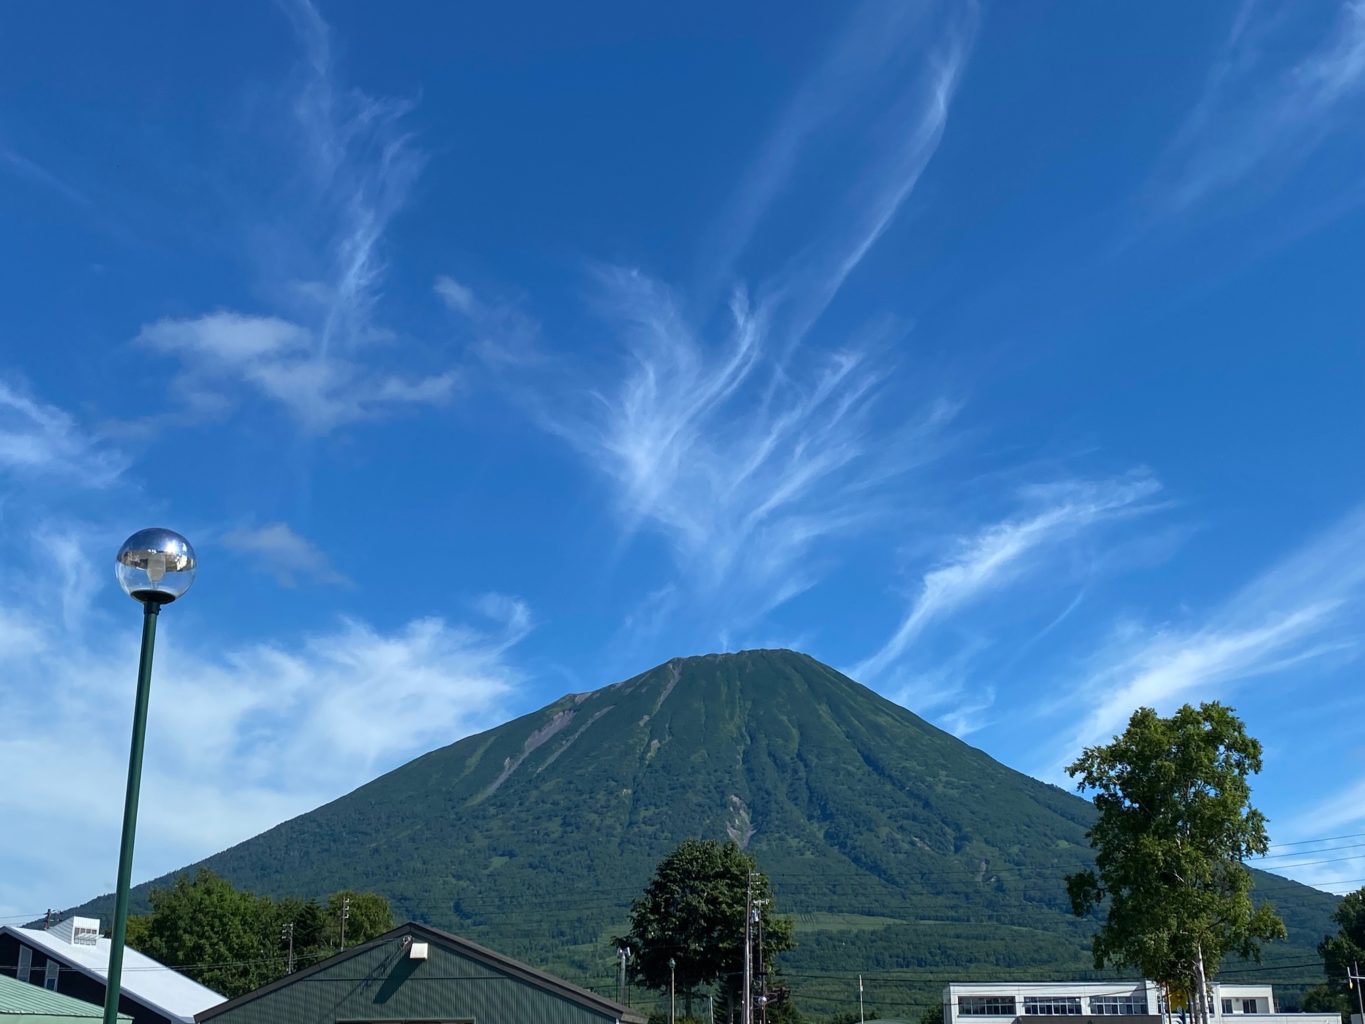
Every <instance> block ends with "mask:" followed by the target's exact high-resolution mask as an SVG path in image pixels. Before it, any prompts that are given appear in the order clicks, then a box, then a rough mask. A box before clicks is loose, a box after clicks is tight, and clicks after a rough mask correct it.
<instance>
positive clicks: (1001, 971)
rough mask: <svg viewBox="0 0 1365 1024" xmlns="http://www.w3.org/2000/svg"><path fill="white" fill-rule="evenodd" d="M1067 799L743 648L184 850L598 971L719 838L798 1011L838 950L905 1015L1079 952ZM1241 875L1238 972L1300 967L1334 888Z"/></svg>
mask: <svg viewBox="0 0 1365 1024" xmlns="http://www.w3.org/2000/svg"><path fill="white" fill-rule="evenodd" d="M1092 817H1093V809H1092V807H1091V805H1090V804H1089V803H1087V802H1086V801H1084V800H1081V799H1079V798H1077V797H1076V796H1073V795H1071V794H1069V793H1066V792H1064V791H1062V790H1060V789H1058V788H1056V787H1055V786H1050V785H1046V784H1044V783H1041V782H1038V781H1037V780H1035V779H1031V778H1029V777H1027V776H1025V775H1021V774H1020V773H1018V772H1016V771H1013V770H1011V769H1009V768H1007V767H1005V766H1004V765H1002V764H1000V763H999V762H997V761H995V760H993V759H991V758H990V757H989V756H987V755H986V754H984V753H983V752H981V751H980V750H976V749H974V748H973V747H970V746H968V745H967V744H965V743H963V742H961V741H959V740H957V739H955V738H954V737H952V736H950V735H948V734H947V733H945V732H942V731H941V730H939V729H936V728H934V727H933V726H931V725H929V724H928V723H927V722H925V721H924V720H923V719H921V718H919V717H917V716H916V715H914V714H911V713H910V712H909V711H906V710H905V709H904V708H902V707H900V706H898V705H896V704H893V703H891V702H890V701H888V700H885V699H884V698H882V697H880V696H878V695H877V694H875V693H873V692H872V691H871V690H869V689H867V688H866V687H863V686H861V685H859V684H858V683H855V682H854V681H853V680H851V679H849V678H847V677H846V676H843V675H841V674H839V673H838V672H836V671H834V670H833V669H831V668H829V667H827V666H825V665H822V664H820V663H819V662H817V661H815V660H814V659H812V658H810V657H807V656H806V655H803V654H797V653H794V652H791V651H746V652H743V653H740V654H728V655H708V656H705V657H696V658H683V659H675V660H673V661H670V662H668V663H666V664H664V665H660V666H659V667H657V668H655V669H652V670H650V671H648V672H645V673H644V674H642V675H639V676H636V677H634V678H633V679H628V680H626V681H625V682H621V683H617V684H615V685H612V686H607V687H604V688H603V689H600V690H597V691H594V692H592V693H583V694H574V695H570V696H566V697H564V698H562V699H560V700H558V701H556V702H555V703H553V704H551V705H549V706H548V707H545V708H543V709H541V710H540V711H537V712H534V713H533V714H530V715H526V716H524V717H522V718H519V719H517V720H515V721H512V722H508V723H507V724H505V725H502V726H499V727H498V728H496V729H492V730H490V731H488V732H485V733H481V734H479V735H477V736H470V737H468V738H466V739H463V740H461V741H459V742H458V743H454V744H451V745H450V746H448V747H443V748H441V749H440V750H435V751H432V752H431V753H429V754H426V755H424V756H422V757H419V758H417V759H416V760H414V761H412V762H410V763H408V764H406V765H404V766H403V767H401V768H398V769H396V770H395V771H392V772H390V773H388V774H387V775H384V776H382V777H381V778H378V779H376V780H374V781H373V782H371V783H368V784H367V785H365V786H362V787H360V788H359V789H357V790H355V791H354V792H352V793H350V794H348V795H347V796H344V797H342V798H341V799H339V800H335V801H333V802H332V803H330V804H327V805H326V806H323V807H320V808H318V809H317V810H315V811H312V812H310V813H308V814H305V815H302V816H300V817H298V818H295V819H293V820H292V821H288V822H285V823H284V824H282V825H280V826H278V827H276V828H273V829H271V830H270V831H268V832H266V833H264V834H262V835H259V836H257V837H255V838H254V839H251V840H248V841H247V842H244V843H241V844H240V845H238V846H234V847H233V848H231V849H229V850H225V851H223V852H222V853H219V854H215V855H214V856H212V857H210V858H208V860H206V861H204V862H203V863H204V864H206V865H207V866H209V867H211V868H212V869H213V870H215V871H217V872H219V873H221V874H223V875H225V876H226V877H228V878H230V879H231V880H232V881H234V882H235V883H237V884H239V885H242V886H246V887H249V888H251V889H255V890H258V891H260V892H265V893H270V894H273V895H285V894H300V895H309V894H317V893H325V892H331V891H335V890H337V889H340V888H343V887H353V888H361V889H374V890H378V891H380V892H383V893H386V894H387V895H388V896H389V897H390V898H391V899H392V900H393V902H394V906H395V910H396V912H397V913H398V915H400V916H401V917H411V918H413V919H416V920H419V921H426V922H430V923H432V924H435V925H438V926H441V927H447V928H450V929H453V930H454V931H457V932H459V933H461V934H464V935H467V936H469V937H470V938H473V939H475V940H477V941H479V942H484V943H487V944H489V945H491V946H494V947H496V948H498V949H500V950H503V951H505V952H507V953H509V954H511V955H513V956H516V957H520V958H523V959H526V960H529V961H530V962H532V963H535V964H539V965H544V966H547V967H549V968H551V969H554V970H557V971H559V972H561V973H562V974H564V975H565V976H566V977H568V978H570V979H572V980H575V981H578V982H580V983H583V984H586V985H589V986H592V987H595V988H597V989H599V990H602V991H608V992H614V984H615V982H614V978H615V974H614V959H613V955H612V949H611V947H610V945H609V939H610V936H611V935H612V934H614V933H619V932H620V931H622V930H623V929H624V927H625V921H626V908H627V907H628V905H629V903H630V900H631V899H632V898H633V897H634V896H635V895H637V894H638V893H639V891H640V890H641V888H642V887H643V885H644V883H645V881H646V879H647V878H648V877H649V875H650V872H651V871H652V870H653V867H654V865H655V863H656V862H657V861H658V859H659V858H660V857H661V856H663V855H664V854H665V853H667V852H668V851H669V850H670V849H672V847H673V846H674V845H675V844H676V843H678V842H679V841H680V840H682V839H684V838H686V837H688V836H702V837H716V838H721V837H724V836H726V835H729V836H731V837H733V838H734V839H735V840H736V841H738V842H739V843H741V844H742V845H744V846H746V847H747V848H748V849H749V850H750V851H751V852H752V853H754V854H755V855H756V856H757V858H758V861H759V864H760V866H761V867H762V869H763V870H764V871H766V872H767V873H768V874H769V875H770V877H771V878H772V879H773V880H774V883H775V887H776V894H777V899H778V903H779V907H778V909H779V910H781V911H785V912H789V913H793V914H794V915H795V916H796V920H797V927H798V936H797V937H798V943H799V945H798V947H797V948H796V949H795V950H793V951H792V952H791V953H790V954H788V955H786V956H785V957H784V958H783V964H784V969H785V971H786V973H787V975H788V977H789V979H790V983H791V985H792V988H793V989H794V990H795V991H796V993H797V995H798V1000H799V1002H800V1004H801V1005H802V1006H803V1007H804V1008H805V1009H806V1010H807V1011H809V1012H812V1013H815V1014H823V1013H829V1012H833V1011H835V1010H838V1009H846V1008H847V1007H848V1006H850V1005H853V1003H854V1002H856V988H855V987H854V985H855V982H854V980H853V979H854V977H855V976H856V974H857V973H859V972H861V973H863V974H864V975H865V977H866V979H867V990H868V1006H869V1009H872V1008H875V1009H877V1010H879V1011H880V1012H881V1013H882V1014H883V1015H884V1016H892V1015H899V1016H917V1014H918V1012H919V1011H920V1010H922V1009H923V1008H924V1007H925V1006H926V1005H927V1003H929V1002H936V1001H937V998H938V996H937V991H938V990H939V989H940V988H941V986H942V984H943V982H944V981H946V980H948V979H958V978H967V977H973V978H980V977H1002V976H1007V975H1008V976H1015V975H1027V976H1029V977H1036V978H1039V979H1048V978H1062V977H1066V978H1070V977H1077V976H1081V975H1083V974H1085V973H1086V972H1087V971H1088V968H1089V966H1090V964H1089V953H1088V934H1089V930H1090V924H1089V923H1088V922H1083V921H1078V920H1077V919H1075V918H1074V917H1072V915H1071V913H1070V910H1069V908H1068V905H1067V901H1066V893H1065V890H1064V886H1063V884H1062V877H1063V876H1064V875H1065V874H1066V873H1067V872H1070V871H1073V870H1075V869H1076V868H1078V867H1080V866H1082V865H1085V864H1087V863H1089V862H1090V859H1091V858H1090V851H1089V848H1088V846H1087V845H1086V841H1085V830H1086V828H1087V826H1088V824H1089V822H1090V821H1091V820H1092ZM153 884H156V883H153ZM1257 887H1258V891H1259V892H1260V893H1261V894H1263V895H1265V896H1267V897H1269V898H1272V899H1273V900H1274V902H1275V903H1276V905H1277V907H1278V909H1279V910H1280V912H1281V914H1282V915H1283V916H1284V917H1285V920H1286V922H1287V923H1288V924H1289V927H1290V940H1289V942H1288V943H1285V944H1282V945H1280V946H1277V947H1276V949H1275V950H1274V951H1273V952H1272V953H1271V954H1270V958H1269V960H1268V962H1267V968H1268V969H1262V970H1261V971H1260V972H1259V973H1255V974H1251V973H1246V974H1244V975H1241V976H1244V977H1248V978H1257V979H1261V980H1274V981H1281V982H1284V981H1289V982H1300V983H1302V982H1303V981H1306V980H1308V979H1310V978H1312V977H1315V976H1316V974H1317V972H1316V970H1315V969H1314V968H1313V966H1312V965H1313V964H1315V963H1316V960H1317V957H1316V954H1315V953H1314V952H1313V949H1314V947H1315V946H1316V944H1317V942H1318V940H1319V939H1320V938H1321V937H1322V935H1323V934H1325V933H1326V932H1328V931H1329V930H1332V929H1331V926H1330V922H1329V916H1330V914H1331V911H1332V908H1333V906H1334V905H1335V901H1334V898H1333V897H1331V896H1329V895H1327V894H1325V893H1321V892H1319V891H1317V890H1314V889H1310V888H1307V887H1305V886H1301V885H1298V884H1296V883H1293V882H1289V881H1287V880H1285V879H1281V878H1277V877H1276V876H1271V875H1264V874H1258V876H1257ZM146 888H147V887H146V886H144V887H142V889H141V890H139V891H140V892H141V893H145V891H146ZM106 899H107V898H106ZM99 903H100V901H95V903H94V904H91V905H90V906H98V904H99ZM106 916H107V912H106ZM1233 969H1234V970H1235V969H1236V967H1235V965H1234V967H1233ZM1242 970H1243V971H1245V970H1246V968H1245V967H1243V968H1242ZM1229 978H1231V975H1230V976H1229ZM851 1001H852V1002H851Z"/></svg>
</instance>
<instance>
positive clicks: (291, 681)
mask: <svg viewBox="0 0 1365 1024" xmlns="http://www.w3.org/2000/svg"><path fill="white" fill-rule="evenodd" d="M73 15H74V16H73ZM0 89H2V90H3V95H4V96H5V100H6V102H5V103H4V104H3V107H2V108H0V224H3V239H4V248H3V250H2V251H3V260H4V263H3V274H0V308H3V309H4V311H5V315H4V318H3V322H0V527H2V528H0V552H2V553H3V557H4V563H5V564H6V566H7V571H6V572H5V573H4V575H3V582H0V653H2V654H3V664H4V665H5V666H6V671H5V672H4V673H3V675H2V676H0V702H2V703H0V706H3V708H4V712H5V714H4V722H5V728H4V730H3V735H0V769H3V774H4V778H5V779H6V780H7V785H5V786H3V787H0V817H3V818H4V820H5V821H6V822H7V825H8V827H7V828H6V829H4V831H5V832H6V833H8V835H9V836H10V837H11V838H10V839H9V840H8V841H6V842H5V843H4V844H3V846H0V917H10V918H14V917H20V916H32V915H33V914H35V913H41V912H42V911H43V910H45V909H46V908H47V907H49V906H53V907H57V906H64V905H69V904H71V903H73V902H75V901H78V900H80V899H83V898H85V897H87V896H89V895H91V894H93V893H94V892H97V891H107V890H108V889H110V888H111V887H112V884H113V874H114V866H115V860H116V857H115V854H116V850H117V831H118V817H119V813H120V801H121V795H122V785H123V783H122V774H123V770H124V763H125V758H126V743H127V729H128V721H129V716H130V714H131V699H132V684H133V676H134V671H135V663H136V651H135V644H136V641H137V629H138V612H137V609H136V607H135V606H134V605H133V604H132V603H131V602H129V601H128V599H127V598H125V597H124V596H123V594H122V593H121V592H120V591H119V590H118V589H117V587H116V585H115V583H114V578H113V573H112V571H111V569H112V559H113V554H114V551H115V550H116V549H117V546H118V544H119V543H120V542H121V541H122V539H123V538H124V537H125V536H127V535H128V534H129V533H131V532H132V531H133V530H135V529H137V528H140V527H142V526H146V525H152V524H156V525H167V526H171V527H173V528H175V529H178V530H180V531H182V532H184V533H185V534H186V535H188V536H189V537H190V538H191V539H192V540H193V541H194V542H195V544H196V545H197V547H198V550H199V553H200V556H201V560H202V570H201V574H200V578H199V581H198V582H197V583H196V585H195V587H194V589H193V591H192V592H191V593H190V595H189V596H188V597H187V598H186V599H185V600H184V601H183V602H182V603H180V604H177V605H175V606H174V607H173V608H171V609H170V610H169V611H168V612H167V614H166V615H164V616H163V622H162V628H161V643H160V650H159V653H158V662H157V676H156V681H155V685H154V691H153V696H152V722H151V732H150V739H149V747H148V756H147V767H146V782H145V788H144V801H143V813H142V819H141V831H140V838H139V847H138V861H137V868H136V872H135V875H136V876H137V877H138V878H146V877H151V876H153V875H155V874H158V873H160V872H162V871H165V870H168V869H170V868H173V867H176V866H179V865H180V864H183V863H186V862H187V861H189V860H191V859H193V858H196V857H199V856H201V855H204V854H207V853H209V852H212V851H215V850H217V849H220V848H222V847H224V846H226V845H229V844H231V843H233V842H236V841H239V840H241V839H243V838H245V837H247V836H249V835H252V834H254V833H256V832H258V831H260V830H262V829H264V828H266V827H268V826H270V825H272V824H274V823H276V822H278V821H280V820H282V819H284V818H286V817H289V816H292V815H294V814H296V813H300V812H302V811H304V810H307V809H309V808H310V807H312V806H315V805H316V804H317V803H319V802H321V801H324V800H326V799H328V798H331V797H333V796H336V795H339V794H340V793H343V792H346V791H348V790H349V789H351V788H353V787H354V786H355V785H357V784H359V783H361V782H363V781H365V780H366V779H368V778H371V777H373V776H374V775H376V774H378V773H380V772H382V771H384V770H387V769H389V768H392V767H394V766H396V765H398V764H400V763H402V762H404V761H405V760H407V759H409V758H410V757H412V756H414V755H416V754H418V753H421V752H423V751H425V750H428V749H430V748H432V747H435V746H438V745H442V744H445V743H448V742H451V741H453V740H455V739H457V738H459V737H460V736H462V735H465V734H467V733H469V732H470V731H473V730H477V729H480V728H485V727H488V726H490V725H493V724H496V723H498V722H500V721H503V720H505V719H506V718H508V717H511V716H513V715H516V714H520V713H524V712H526V711H529V710H532V709H534V708H536V707H539V706H540V705H542V704H544V703H546V702H548V701H550V700H552V699H554V698H556V697H558V696H559V695H561V694H563V693H566V692H570V691H579V690H586V689H591V688H595V687H597V686H599V685H602V684H605V683H608V682H611V681H614V680H617V679H620V678H624V677H626V676H629V675H632V674H634V673H636V672H638V671H641V670H643V669H645V668H648V667H650V666H652V665H654V664H656V663H658V662H661V661H663V660H666V659H667V658H669V657H673V656H676V655H683V654H694V653H702V652H707V651H716V650H729V649H741V648H745V647H754V646H792V647H797V648H800V649H802V650H805V651H808V652H810V653H811V654H813V655H815V656H816V657H818V658H820V659H822V660H824V661H826V662H829V663H830V664H833V665H835V666H837V667H839V668H841V669H843V670H845V671H847V672H849V673H850V674H852V675H854V676H855V678H858V679H859V680H861V681H862V682H865V683H867V684H868V685H870V686H872V687H874V688H876V689H877V690H878V691H880V692H882V693H884V694H886V695H887V696H889V697H891V698H893V699H895V700H897V701H900V702H901V703H903V704H904V705H905V706H906V707H908V708H910V709H912V710H914V711H916V712H918V713H920V714H922V715H924V716H925V717H926V718H928V719H930V720H932V721H934V722H935V723H937V724H939V725H941V726H943V727H944V728H947V729H950V730H952V731H954V732H956V733H957V734H959V735H961V736H963V737H964V738H966V739H968V740H969V741H970V742H972V743H974V744H977V745H979V746H981V747H983V748H984V749H986V750H987V751H989V752H990V753H992V754H993V755H995V756H997V757H999V758H1000V759H1002V760H1004V761H1005V762H1007V763H1009V764H1011V765H1013V766H1015V767H1017V768H1020V769H1021V770H1024V771H1027V772H1030V773H1032V774H1035V775H1038V776H1040V777H1043V778H1047V779H1051V780H1054V781H1059V782H1065V778H1064V776H1063V774H1062V772H1061V766H1062V765H1064V764H1065V763H1066V762H1067V761H1068V760H1069V759H1070V758H1072V757H1074V756H1075V754H1076V753H1077V752H1078V751H1079V750H1080V748H1081V747H1082V746H1084V745H1085V744H1087V743H1093V742H1097V741H1102V740H1105V739H1107V738H1108V737H1109V736H1111V735H1112V734H1113V733H1114V732H1115V731H1117V730H1118V729H1120V728H1121V727H1122V725H1123V723H1124V721H1125V720H1126V717H1127V715H1128V714H1129V713H1130V712H1131V711H1132V709H1133V708H1134V707H1136V706H1137V705H1139V704H1150V705H1155V706H1156V707H1158V708H1160V709H1163V710H1169V709H1171V708H1172V707H1174V706H1177V705H1178V704H1179V703H1181V702H1184V701H1191V700H1195V701H1197V700H1204V699H1215V698H1216V699H1220V700H1225V701H1228V702H1230V703H1232V704H1233V705H1234V706H1236V707H1237V708H1238V709H1239V710H1240V711H1241V713H1242V714H1243V715H1244V716H1245V717H1246V719H1247V720H1248V723H1249V726H1250V728H1251V730H1252V732H1253V734H1255V735H1257V736H1259V737H1260V738H1261V739H1262V741H1263V742H1264V744H1265V747H1266V758H1265V771H1264V773H1263V775H1262V777H1261V779H1260V780H1259V783H1258V786H1257V790H1256V794H1257V801H1258V803H1259V804H1260V805H1261V806H1262V808H1263V809H1264V810H1265V811H1266V812H1267V814H1268V815H1269V816H1270V819H1271V830H1272V838H1273V840H1274V841H1275V842H1276V843H1285V844H1288V843H1296V844H1300V845H1297V846H1283V847H1279V848H1278V849H1277V850H1276V853H1277V854H1278V855H1279V856H1278V858H1277V860H1276V861H1275V862H1274V863H1276V864H1278V865H1279V866H1280V867H1282V868H1283V869H1284V870H1286V872H1287V873H1290V874H1294V875H1295V876H1296V877H1300V878H1304V879H1306V880H1309V881H1313V882H1315V883H1318V884H1321V885H1323V886H1324V887H1326V888H1329V889H1332V890H1334V891H1343V890H1345V889H1348V888H1353V887H1354V883H1353V882H1352V883H1348V882H1346V881H1344V880H1356V879H1361V878H1365V857H1357V856H1356V855H1357V854H1358V853H1359V852H1360V851H1361V850H1362V849H1365V846H1362V845H1361V839H1359V838H1351V839H1348V840H1335V841H1333V842H1327V843H1324V842H1316V843H1315V842H1309V841H1320V840H1323V839H1325V838H1326V837H1335V836H1348V837H1356V836H1357V834H1360V833H1365V744H1362V742H1361V741H1360V739H1359V734H1360V729H1361V723H1362V722H1365V692H1362V690H1361V688H1360V685H1359V680H1360V672H1361V662H1360V653H1361V651H1360V644H1361V640H1362V632H1365V615H1362V611H1365V608H1363V607H1362V605H1365V601H1363V600H1362V598H1363V597H1365V484H1363V483H1362V479H1365V474H1363V473H1362V470H1365V449H1363V447H1362V439H1365V414H1363V413H1362V385H1365V299H1362V297H1361V290H1360V284H1359V279H1360V276H1361V267H1362V265H1365V210H1363V209H1362V202H1363V201H1365V184H1362V181H1365V178H1362V172H1365V133H1363V132H1362V128H1361V125H1362V124H1365V118H1362V115H1365V5H1362V4H1361V3H1360V2H1359V0H1356V2H1352V3H1331V2H1323V3H1316V4H1298V3H1289V2H1283V3H1273V2H1270V0H1265V2H1260V3H1255V2H1249V3H1244V4H1241V5H1237V4H1232V3H1226V4H1221V3H1215V4H1203V5H1194V6H1191V5H1188V4H1183V3H1157V4H1150V5H1147V6H1145V7H1144V8H1143V9H1142V11H1141V12H1140V14H1139V13H1135V12H1134V11H1132V10H1120V9H1118V8H1114V7H1111V6H1108V5H1079V4H1068V5H1054V6H1052V7H1048V8H1045V7H1042V6H1039V5H1009V4H999V5H983V6H981V7H976V6H973V5H971V4H969V3H962V2H952V3H948V2H944V3H939V4H935V3H931V2H923V3H916V4H899V5H893V4H878V3H870V4H865V5H862V6H850V7H847V8H845V7H844V6H842V5H828V6H825V7H823V8H822V7H817V6H814V5H812V6H810V7H808V8H805V9H800V8H795V9H794V8H792V7H791V6H790V5H779V4H753V5H748V6H744V7H742V8H741V9H736V8H735V7H734V5H724V6H722V5H720V4H689V5H674V6H673V7H669V8H663V7H658V6H657V5H653V6H651V5H645V6H641V5H633V4H601V5H593V6H592V7H591V8H590V9H586V10H585V9H583V8H581V7H578V8H574V9H572V10H570V9H569V8H566V7H563V6H562V5H550V4H545V5H538V6H533V5H524V4H507V5H501V6H498V7H489V6H487V5H484V6H482V7H478V6H473V5H436V4H428V5H416V4H413V5H405V6H402V7H399V8H394V7H392V6H391V5H390V6H388V7H380V6H376V5H372V4H361V3H344V4H343V3H326V4H323V5H321V6H312V5H310V3H309V2H308V0H286V2H282V3H281V4H279V5H278V6H276V5H269V4H255V5H245V6H243V5H238V6H233V7H230V8H229V7H219V8H210V7H203V6H199V5H182V4H173V3H169V2H165V3H153V4H145V5H137V6H134V7H132V8H128V7H126V6H125V7H123V8H119V9H114V8H99V7H90V6H85V7H81V8H79V9H72V8H69V7H63V6H60V5H51V4H49V5H26V6H24V7H19V6H13V5H12V6H9V7H7V8H6V9H5V11H4V13H3V14H2V15H0ZM18 836H22V837H25V838H23V839H22V840H16V839H15V838H13V837H18ZM35 836H42V837H43V841H42V842H34V841H33V837H35ZM1330 848H1335V852H1332V853H1322V852H1318V853H1317V855H1316V856H1313V857H1305V856H1304V854H1307V853H1311V852H1313V851H1322V850H1324V849H1330ZM1310 861H1312V863H1310ZM1295 865H1303V866H1301V867H1296V866H1295Z"/></svg>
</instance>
